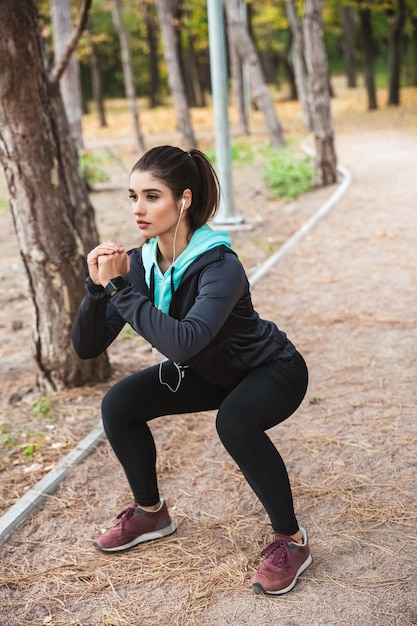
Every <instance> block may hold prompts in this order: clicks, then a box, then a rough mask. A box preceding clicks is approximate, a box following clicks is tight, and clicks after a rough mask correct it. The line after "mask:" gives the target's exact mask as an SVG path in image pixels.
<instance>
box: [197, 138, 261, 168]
mask: <svg viewBox="0 0 417 626" xmlns="http://www.w3.org/2000/svg"><path fill="white" fill-rule="evenodd" d="M260 150H261V148H260V146H259V145H256V146H254V145H252V144H244V143H233V144H232V145H231V148H230V152H231V159H232V161H233V162H234V163H236V164H238V165H244V164H245V163H252V161H253V160H254V158H255V156H256V155H259V151H260ZM204 152H205V154H206V156H207V158H208V159H209V160H210V161H211V162H212V163H215V162H216V150H215V148H208V149H206V150H205V151H204Z"/></svg>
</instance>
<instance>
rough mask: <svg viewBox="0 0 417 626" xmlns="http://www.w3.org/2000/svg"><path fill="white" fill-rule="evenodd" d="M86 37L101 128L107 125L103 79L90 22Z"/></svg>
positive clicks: (94, 96)
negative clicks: (88, 44)
mask: <svg viewBox="0 0 417 626" xmlns="http://www.w3.org/2000/svg"><path fill="white" fill-rule="evenodd" d="M88 37H89V41H90V70H91V83H92V86H93V98H94V101H95V103H96V107H97V113H98V118H99V121H100V126H101V127H102V128H103V127H104V126H107V122H106V112H105V110H104V98H103V81H102V80H101V72H100V63H99V59H98V55H97V47H96V44H95V42H94V34H93V32H92V27H91V24H90V26H89V32H88Z"/></svg>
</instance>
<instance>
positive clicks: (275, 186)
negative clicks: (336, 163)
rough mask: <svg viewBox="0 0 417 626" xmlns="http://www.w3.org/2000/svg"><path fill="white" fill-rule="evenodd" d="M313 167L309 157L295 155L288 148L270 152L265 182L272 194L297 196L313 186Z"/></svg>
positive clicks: (283, 196) (287, 196)
mask: <svg viewBox="0 0 417 626" xmlns="http://www.w3.org/2000/svg"><path fill="white" fill-rule="evenodd" d="M313 176H314V167H313V164H312V160H311V158H310V157H308V156H305V157H301V158H300V157H297V155H296V154H295V153H293V152H291V151H290V150H289V149H288V148H277V149H275V150H274V151H273V152H272V153H271V157H270V159H269V162H268V164H267V166H266V168H265V182H266V184H267V186H268V189H269V190H270V192H271V194H272V195H273V196H279V197H280V198H297V197H298V196H299V195H301V194H302V193H306V192H307V191H309V190H310V189H312V187H313Z"/></svg>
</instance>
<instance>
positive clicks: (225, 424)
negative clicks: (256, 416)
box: [216, 410, 253, 449]
mask: <svg viewBox="0 0 417 626" xmlns="http://www.w3.org/2000/svg"><path fill="white" fill-rule="evenodd" d="M216 429H217V434H218V435H219V437H220V440H221V442H222V443H223V445H224V446H225V447H226V448H227V449H229V448H231V447H234V446H236V445H238V444H239V442H244V441H248V439H249V438H250V437H251V436H252V435H253V433H251V428H250V424H249V421H248V420H246V419H245V416H244V415H243V414H242V413H239V415H236V414H235V413H231V412H229V411H222V410H220V411H219V412H218V414H217V419H216Z"/></svg>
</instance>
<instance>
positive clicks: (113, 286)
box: [104, 276, 126, 298]
mask: <svg viewBox="0 0 417 626" xmlns="http://www.w3.org/2000/svg"><path fill="white" fill-rule="evenodd" d="M125 285H126V281H125V279H124V278H123V276H116V277H115V278H111V279H110V280H109V282H108V283H107V285H106V286H105V287H104V291H105V293H106V295H108V296H109V298H111V297H112V296H114V294H115V293H117V292H118V291H120V289H122V288H123V287H124V286H125Z"/></svg>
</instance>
